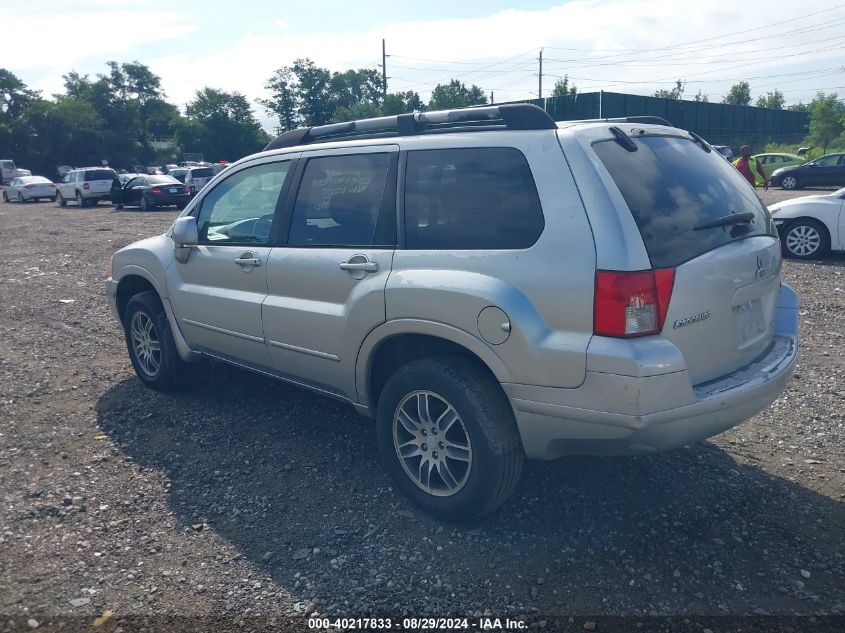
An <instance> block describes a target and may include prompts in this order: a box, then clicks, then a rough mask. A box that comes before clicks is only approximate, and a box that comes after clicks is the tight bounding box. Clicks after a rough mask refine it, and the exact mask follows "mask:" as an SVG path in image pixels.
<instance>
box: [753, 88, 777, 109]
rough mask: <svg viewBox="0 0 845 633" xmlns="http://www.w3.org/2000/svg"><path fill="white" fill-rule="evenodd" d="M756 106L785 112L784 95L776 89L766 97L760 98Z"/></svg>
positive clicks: (765, 95) (761, 96)
mask: <svg viewBox="0 0 845 633" xmlns="http://www.w3.org/2000/svg"><path fill="white" fill-rule="evenodd" d="M754 105H756V106H757V107H758V108H772V109H774V110H783V106H784V98H783V93H782V92H781V91H780V90H778V89H777V88H775V90H774V91H773V92H767V93H766V94H764V95H760V96H758V97H757V102H756V103H755V104H754Z"/></svg>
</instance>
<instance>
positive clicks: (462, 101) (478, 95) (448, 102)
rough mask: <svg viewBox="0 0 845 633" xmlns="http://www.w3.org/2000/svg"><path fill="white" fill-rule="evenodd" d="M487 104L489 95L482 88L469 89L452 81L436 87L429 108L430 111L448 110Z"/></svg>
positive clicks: (454, 80) (473, 86)
mask: <svg viewBox="0 0 845 633" xmlns="http://www.w3.org/2000/svg"><path fill="white" fill-rule="evenodd" d="M485 103H487V95H486V94H485V93H484V91H483V90H482V89H481V88H479V87H478V86H476V85H475V84H473V85H472V86H470V87H469V88H467V87H466V85H465V84H463V83H462V82H460V81H458V80H457V79H452V80H451V81H450V82H449V83H448V84H437V85H436V86H435V87H434V90H432V91H431V99H430V100H429V102H428V107H429V109H430V110H448V109H451V108H466V107H467V106H473V105H483V104H485Z"/></svg>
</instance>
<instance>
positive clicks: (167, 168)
mask: <svg viewBox="0 0 845 633" xmlns="http://www.w3.org/2000/svg"><path fill="white" fill-rule="evenodd" d="M178 167H179V165H176V164H175V163H168V164H167V165H162V171H163V172H164V173H165V174H167V175H170V172H171V171H173V170H174V169H177V168H178Z"/></svg>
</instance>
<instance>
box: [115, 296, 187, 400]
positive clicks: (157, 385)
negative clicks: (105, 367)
mask: <svg viewBox="0 0 845 633" xmlns="http://www.w3.org/2000/svg"><path fill="white" fill-rule="evenodd" d="M123 331H124V335H125V337H126V347H127V349H128V351H129V359H130V360H131V361H132V367H133V368H134V369H135V373H136V374H137V375H138V378H140V379H141V382H143V383H144V384H145V385H146V386H147V387H150V388H151V389H156V390H159V391H167V390H170V389H173V388H175V387H178V386H179V385H180V384H181V380H180V379H181V378H182V377H183V376H184V375H185V372H186V370H187V363H185V361H183V360H182V358H181V357H180V356H179V353H178V352H177V350H176V343H175V342H174V340H173V333H172V332H171V330H170V322H169V321H168V320H167V314H166V313H165V311H164V308H163V307H162V305H161V300H160V299H159V297H158V295H157V294H156V293H155V292H151V291H150V292H141V293H139V294H137V295H135V296H134V297H132V298H131V299H130V300H129V303H128V304H127V305H126V311H125V312H124V316H123Z"/></svg>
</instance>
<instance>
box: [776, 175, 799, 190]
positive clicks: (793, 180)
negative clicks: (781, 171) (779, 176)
mask: <svg viewBox="0 0 845 633" xmlns="http://www.w3.org/2000/svg"><path fill="white" fill-rule="evenodd" d="M780 186H781V187H783V188H784V189H787V190H790V191H791V190H792V189H798V187H799V183H798V177H797V176H784V177H783V180H781V182H780Z"/></svg>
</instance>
